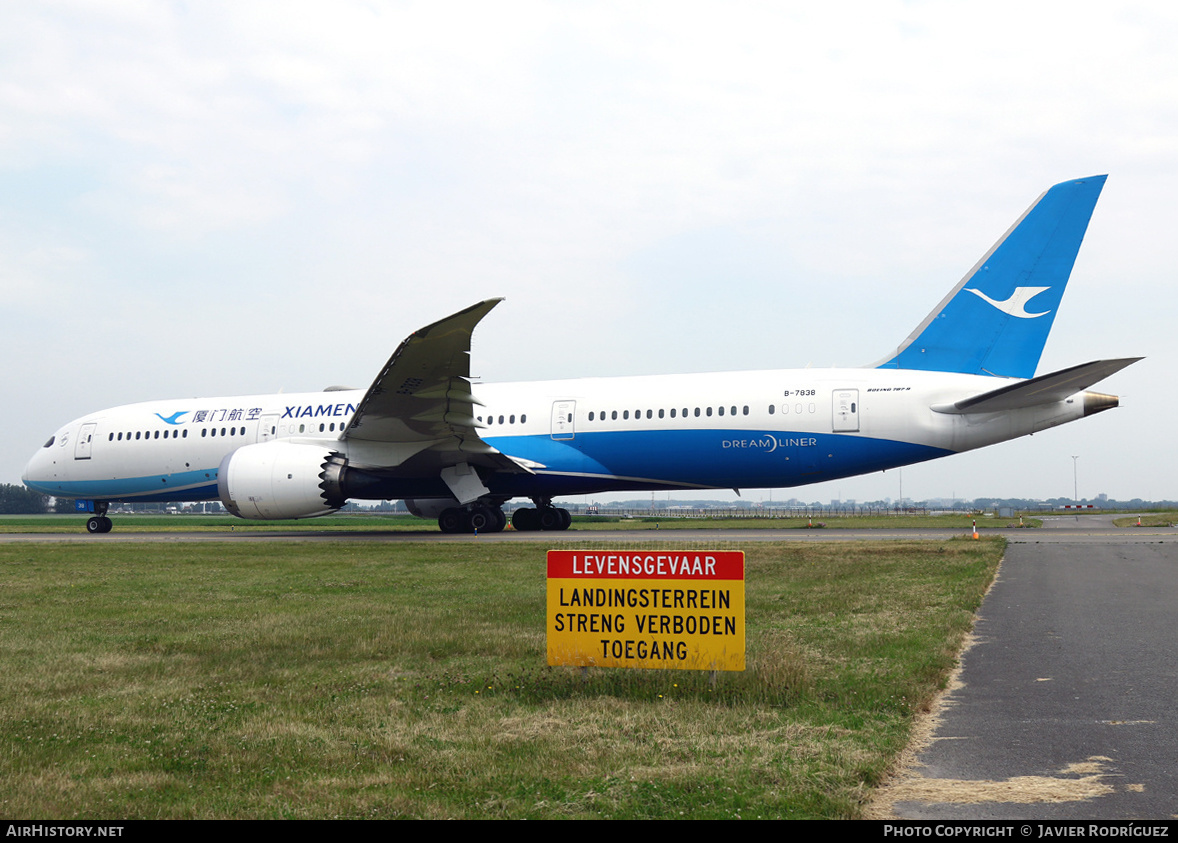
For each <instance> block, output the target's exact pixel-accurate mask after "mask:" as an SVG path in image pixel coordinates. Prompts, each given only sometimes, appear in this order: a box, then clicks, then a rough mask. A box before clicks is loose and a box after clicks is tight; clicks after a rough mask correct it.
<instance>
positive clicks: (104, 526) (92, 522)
mask: <svg viewBox="0 0 1178 843" xmlns="http://www.w3.org/2000/svg"><path fill="white" fill-rule="evenodd" d="M113 526H114V522H113V521H111V520H110V519H109V518H107V517H106V516H105V515H95V516H94V517H92V518H90V519H89V520H88V521H86V532H88V533H109V532H110V530H111V527H113Z"/></svg>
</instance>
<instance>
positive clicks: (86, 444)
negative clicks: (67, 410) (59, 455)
mask: <svg viewBox="0 0 1178 843" xmlns="http://www.w3.org/2000/svg"><path fill="white" fill-rule="evenodd" d="M96 427H98V423H97V422H90V423H89V424H84V425H82V429H81V430H79V431H78V441H77V444H75V445H74V459H76V460H88V459H90V445H91V441H92V440H93V439H94V428H96Z"/></svg>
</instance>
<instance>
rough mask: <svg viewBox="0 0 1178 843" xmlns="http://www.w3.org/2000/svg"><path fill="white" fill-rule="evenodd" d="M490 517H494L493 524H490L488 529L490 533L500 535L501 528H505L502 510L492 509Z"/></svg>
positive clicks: (505, 521)
mask: <svg viewBox="0 0 1178 843" xmlns="http://www.w3.org/2000/svg"><path fill="white" fill-rule="evenodd" d="M491 515H493V516H494V517H495V523H494V524H492V525H491V526H490V527H489V528H488V529H489V530H490V531H491V532H492V533H502V532H503V528H504V527H506V526H507V516H506V515H505V514H504V512H503V510H502V509H499V507H492V508H491Z"/></svg>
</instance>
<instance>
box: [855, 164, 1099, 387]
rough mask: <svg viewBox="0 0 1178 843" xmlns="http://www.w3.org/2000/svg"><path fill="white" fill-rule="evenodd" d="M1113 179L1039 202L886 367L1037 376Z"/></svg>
mask: <svg viewBox="0 0 1178 843" xmlns="http://www.w3.org/2000/svg"><path fill="white" fill-rule="evenodd" d="M1106 178H1107V176H1092V177H1090V178H1086V179H1077V180H1076V181H1068V182H1063V183H1062V184H1057V185H1056V186H1055V187H1053V188H1051V189H1050V190H1048V191H1047V192H1046V193H1044V194H1043V195H1042V196H1040V197H1039V198H1038V199H1036V200H1035V202H1034V204H1033V205H1031V207H1030V208H1028V209H1027V211H1026V213H1024V214H1023V215H1022V217H1020V218H1019V220H1018V222H1016V223H1015V224H1014V225H1013V226H1012V227H1011V228H1010V230H1009V231H1007V232H1006V234H1004V235H1002V238H1001V239H1000V240H999V241H998V242H997V243H995V244H994V245H993V246H992V247H991V249H990V251H989V252H987V253H986V255H985V256H984V257H983V258H982V259H981V260H980V261H978V262H977V265H975V266H974V268H973V269H971V270H970V271H969V273H968V274H967V275H966V276H965V277H964V278H963V279H961V283H959V284H958V285H957V286H956V287H954V288H953V290H952V291H951V292H950V293H949V295H948V296H946V297H945V299H944V300H943V301H942V302H941V303H940V304H939V305H938V306H937V307H936V309H934V310H933V312H932V313H930V314H929V315H928V316H927V317H925V320H924V321H923V322H921V323H920V325H919V326H917V328H916V330H915V331H913V332H912V334H911V335H910V336H909V337H908V339H906V340H905V341H904V343H903V344H902V345H901V346H900V347H899V348H898V349H896V351H895V353H893V354H892V355H891V356H890V357H888V358H887V359H886V360H885V361H884V362H882V363H878V364H876V367H877V368H880V369H923V370H926V371H933V372H962V373H964V374H971V375H995V376H998V377H1007V378H1031V377H1034V375H1035V369H1036V367H1038V365H1039V357H1040V355H1042V353H1043V346H1044V345H1045V344H1046V343H1047V335H1048V334H1049V333H1050V332H1051V325H1052V323H1053V322H1054V321H1055V314H1056V311H1057V310H1058V309H1059V303H1060V300H1061V299H1062V298H1063V292H1064V287H1065V286H1067V283H1068V277H1069V276H1070V275H1071V273H1072V265H1073V264H1074V263H1075V262H1076V253H1077V252H1078V251H1079V250H1080V243H1081V242H1082V241H1083V239H1084V232H1085V231H1086V230H1087V229H1088V220H1089V219H1090V218H1091V217H1092V210H1093V208H1095V207H1096V200H1097V198H1098V197H1099V196H1100V190H1101V188H1103V187H1104V180H1105V179H1106Z"/></svg>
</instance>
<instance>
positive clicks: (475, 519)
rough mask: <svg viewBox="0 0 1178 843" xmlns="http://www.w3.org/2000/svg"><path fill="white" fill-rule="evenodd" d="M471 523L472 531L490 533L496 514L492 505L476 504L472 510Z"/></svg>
mask: <svg viewBox="0 0 1178 843" xmlns="http://www.w3.org/2000/svg"><path fill="white" fill-rule="evenodd" d="M469 523H470V531H471V532H472V533H490V532H493V529H492V526H491V525H492V524H494V523H495V516H494V515H493V514H492V513H491V508H490V507H488V506H476V507H475V508H474V509H472V510H471V511H470V516H469Z"/></svg>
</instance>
